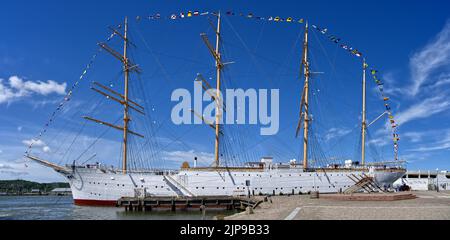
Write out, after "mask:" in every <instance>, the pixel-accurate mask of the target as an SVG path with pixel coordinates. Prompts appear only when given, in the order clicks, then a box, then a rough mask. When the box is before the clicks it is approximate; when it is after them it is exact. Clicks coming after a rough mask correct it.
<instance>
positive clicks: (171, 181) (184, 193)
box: [164, 175, 195, 197]
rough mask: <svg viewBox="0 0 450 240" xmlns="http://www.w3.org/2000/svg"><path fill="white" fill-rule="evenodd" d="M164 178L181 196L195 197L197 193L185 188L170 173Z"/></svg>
mask: <svg viewBox="0 0 450 240" xmlns="http://www.w3.org/2000/svg"><path fill="white" fill-rule="evenodd" d="M164 179H165V180H166V183H167V185H169V187H170V188H171V189H172V190H173V191H174V192H175V193H176V194H177V195H178V196H179V197H195V195H194V194H193V193H192V192H191V191H189V190H188V189H187V188H185V187H184V186H183V185H182V184H181V183H179V182H178V181H177V180H175V179H174V178H173V177H172V176H170V175H165V176H164Z"/></svg>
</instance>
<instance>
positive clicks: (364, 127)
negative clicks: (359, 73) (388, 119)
mask: <svg viewBox="0 0 450 240" xmlns="http://www.w3.org/2000/svg"><path fill="white" fill-rule="evenodd" d="M366 69H367V64H366V59H364V60H363V84H362V85H363V90H362V91H363V94H362V125H361V127H362V131H361V132H362V138H361V139H362V142H361V164H362V165H363V166H364V165H366V130H367V122H366Z"/></svg>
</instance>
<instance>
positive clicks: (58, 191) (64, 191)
mask: <svg viewBox="0 0 450 240" xmlns="http://www.w3.org/2000/svg"><path fill="white" fill-rule="evenodd" d="M50 195H55V196H70V195H72V190H71V189H70V188H55V189H53V190H52V191H51V192H50Z"/></svg>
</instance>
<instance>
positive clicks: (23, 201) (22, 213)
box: [0, 196, 233, 220]
mask: <svg viewBox="0 0 450 240" xmlns="http://www.w3.org/2000/svg"><path fill="white" fill-rule="evenodd" d="M230 214H233V212H224V211H213V210H210V211H207V213H206V216H205V219H212V218H213V217H214V216H216V215H230ZM202 219H203V215H202V214H201V213H200V212H199V211H182V212H176V213H172V212H151V213H128V212H125V210H124V209H123V208H104V207H79V206H74V205H73V201H72V197H70V196H69V197H68V196H62V197H58V196H29V197H24V196H13V197H9V196H0V220H202Z"/></svg>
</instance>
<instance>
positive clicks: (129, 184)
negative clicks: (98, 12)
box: [26, 13, 406, 206]
mask: <svg viewBox="0 0 450 240" xmlns="http://www.w3.org/2000/svg"><path fill="white" fill-rule="evenodd" d="M215 16H216V17H217V20H218V21H217V31H216V36H217V42H216V48H215V49H213V48H212V47H211V44H209V42H208V40H207V38H206V37H204V39H203V40H204V41H205V42H206V43H207V46H208V48H209V49H210V51H211V53H212V55H213V57H214V59H215V62H216V68H217V90H220V89H221V87H220V82H221V74H222V67H223V63H222V61H221V60H222V59H221V52H220V47H219V44H220V42H221V41H220V38H221V34H220V26H221V16H220V13H219V14H216V15H215ZM113 31H114V34H115V35H116V36H120V37H121V38H122V39H123V40H124V54H123V55H122V54H119V53H117V52H116V51H114V50H113V49H112V48H110V47H108V46H107V45H106V44H100V46H101V47H102V48H103V49H104V50H106V51H107V52H108V53H111V54H112V55H113V56H114V57H116V58H118V59H119V60H120V61H121V62H122V63H123V71H124V75H125V79H124V93H123V94H120V93H118V92H116V91H114V90H112V89H110V88H108V87H107V86H104V85H101V84H99V83H96V84H95V85H96V86H95V88H93V90H95V91H96V92H97V93H100V94H101V95H104V96H106V97H108V99H110V100H114V101H116V102H119V103H120V104H121V105H123V109H124V116H123V126H116V125H114V124H111V123H108V122H104V121H100V120H97V119H94V118H92V117H84V119H85V120H86V121H93V122H95V123H98V124H101V125H103V126H107V127H111V128H114V129H117V130H120V131H122V132H123V143H122V152H123V156H122V162H123V163H122V169H117V168H114V167H108V166H106V165H102V164H99V163H97V164H89V165H78V164H76V163H74V164H71V165H66V166H61V165H59V164H56V163H53V162H51V161H48V160H44V159H42V158H40V157H37V156H34V155H32V154H31V153H30V152H28V153H27V155H26V157H28V158H29V159H31V160H33V161H35V162H37V163H39V164H42V165H44V166H46V167H50V168H52V169H54V170H55V171H56V172H58V173H60V174H62V175H63V176H64V177H65V178H67V180H68V182H69V183H70V186H71V189H72V194H73V198H74V202H75V204H77V205H105V206H106V205H108V206H109V205H111V206H112V205H115V204H116V202H117V200H118V199H120V198H121V197H134V196H136V194H145V195H146V196H172V197H199V196H242V195H283V194H284V195H288V194H307V193H311V192H320V193H337V192H343V191H345V190H347V189H349V188H351V187H352V186H354V185H355V183H356V182H358V181H359V180H361V179H366V178H370V179H372V180H373V183H374V184H376V185H377V186H378V187H380V188H382V189H386V188H391V187H392V184H393V183H394V182H395V181H396V180H397V179H399V178H401V177H402V176H403V175H404V174H405V172H406V171H405V169H404V168H403V167H401V165H402V163H401V162H398V161H393V162H384V163H382V162H380V163H372V164H371V163H366V160H365V136H366V132H365V130H366V128H367V123H366V121H367V120H366V117H365V114H366V113H365V111H366V110H365V98H366V96H365V92H366V85H365V75H366V64H364V66H363V83H364V84H363V92H364V94H363V119H362V139H363V140H362V141H363V144H362V149H361V152H362V159H361V162H352V161H347V162H346V163H345V164H333V165H327V166H321V167H313V166H311V164H310V161H311V160H312V159H311V156H309V155H308V152H309V151H308V148H309V137H310V133H309V131H308V130H309V129H310V126H311V124H313V123H312V121H311V119H310V113H309V111H310V106H309V83H310V82H309V81H310V80H309V78H310V62H309V57H308V47H309V46H308V44H309V42H308V24H306V29H305V34H304V43H303V59H302V68H303V75H304V88H303V94H302V102H301V110H300V112H301V117H300V121H299V124H298V128H297V135H299V133H300V132H302V131H303V136H302V141H303V162H302V163H300V164H299V163H297V162H296V161H290V162H289V161H286V162H287V163H286V164H280V163H275V162H274V161H273V159H272V158H271V157H263V158H262V159H260V160H258V161H257V162H253V163H247V164H244V165H242V166H239V167H229V166H226V165H225V164H222V163H221V161H220V160H221V157H220V149H219V146H220V145H219V143H220V140H221V139H222V138H223V136H221V128H222V127H223V126H221V125H220V124H219V122H220V121H216V122H217V124H214V125H211V127H212V128H214V130H215V141H216V142H215V156H214V157H215V158H214V159H211V160H214V164H213V165H212V166H211V167H197V166H194V167H191V166H189V164H187V162H188V161H189V159H186V163H185V164H183V167H182V168H181V169H180V170H177V171H164V170H137V169H130V168H129V162H130V158H131V157H130V154H129V149H128V145H129V142H128V140H129V137H130V135H133V136H138V137H140V136H142V135H140V134H138V133H136V132H132V131H131V130H130V128H129V121H130V110H133V111H137V112H139V113H143V112H144V108H143V107H142V106H140V105H139V104H138V103H136V102H134V101H132V100H131V98H130V94H129V92H128V88H129V75H130V73H131V72H136V71H139V69H138V67H137V65H133V64H132V62H131V61H130V59H129V57H128V55H127V48H128V47H129V45H130V44H131V43H130V41H129V38H128V32H127V31H128V23H127V21H125V24H124V32H123V33H120V32H119V30H116V29H114V30H113ZM203 36H204V35H203ZM217 97H219V96H217ZM216 111H217V112H218V113H219V112H220V111H221V107H220V106H219V104H217V109H216ZM219 118H220V114H217V118H216V120H219ZM131 160H132V159H131Z"/></svg>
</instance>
